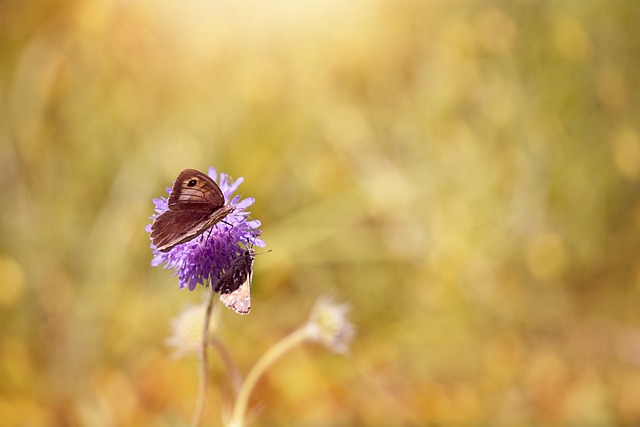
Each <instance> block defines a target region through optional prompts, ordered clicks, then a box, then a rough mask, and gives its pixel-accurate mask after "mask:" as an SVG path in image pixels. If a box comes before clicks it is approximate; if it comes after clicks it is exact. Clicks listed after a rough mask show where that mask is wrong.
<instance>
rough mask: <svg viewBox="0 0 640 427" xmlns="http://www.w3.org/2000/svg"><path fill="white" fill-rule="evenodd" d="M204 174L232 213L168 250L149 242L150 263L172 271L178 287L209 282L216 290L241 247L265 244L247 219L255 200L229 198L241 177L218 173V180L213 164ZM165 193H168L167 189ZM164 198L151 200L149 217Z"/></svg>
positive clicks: (161, 206) (162, 206)
mask: <svg viewBox="0 0 640 427" xmlns="http://www.w3.org/2000/svg"><path fill="white" fill-rule="evenodd" d="M208 175H209V176H210V177H211V178H212V179H213V180H214V181H216V182H217V184H218V186H219V187H220V190H221V191H222V193H223V194H224V197H225V200H226V201H227V204H229V205H231V206H233V207H234V210H233V212H231V213H230V214H229V215H227V216H226V218H225V219H224V222H219V223H217V224H215V225H214V226H212V227H211V229H209V230H207V231H205V232H204V233H202V234H201V235H200V236H198V237H196V238H194V239H193V240H191V241H188V242H185V243H182V244H179V245H176V246H175V247H173V249H171V250H169V251H168V252H161V251H159V250H158V249H157V248H156V247H155V246H154V245H153V244H151V248H152V249H153V254H154V258H153V260H152V261H151V265H153V266H158V265H161V264H164V267H165V268H169V269H173V270H175V274H176V275H177V276H178V282H179V284H180V288H189V290H194V289H195V288H196V285H197V284H198V283H200V284H205V285H206V284H207V283H210V284H211V286H212V288H213V289H214V290H215V291H217V290H218V289H217V282H218V278H219V277H220V275H221V274H222V273H223V272H224V271H225V269H228V268H229V267H230V266H231V265H233V262H234V260H237V259H238V258H239V257H241V256H242V255H243V254H244V252H245V250H246V249H245V248H248V247H251V246H258V247H264V246H265V243H264V242H263V241H262V240H261V239H260V238H259V236H260V232H261V231H260V229H259V228H258V227H260V221H257V220H248V219H247V216H248V215H249V213H250V212H248V211H247V210H246V208H248V207H249V206H251V205H252V204H253V202H254V201H255V200H254V199H253V198H251V197H248V198H245V199H241V198H240V196H234V197H233V198H231V197H232V195H233V193H234V192H235V191H236V190H237V189H238V187H239V186H240V184H242V181H244V179H243V178H238V179H237V180H235V181H233V180H232V179H231V178H230V177H229V176H228V175H227V174H225V173H220V179H219V180H218V174H217V173H216V170H215V169H214V168H213V167H211V168H209V173H208ZM167 193H169V194H171V188H167ZM167 200H168V199H167V198H160V199H153V202H154V204H155V211H156V213H155V214H154V215H153V216H152V217H151V219H152V220H154V219H155V218H157V217H158V216H159V215H160V214H162V213H163V212H165V211H166V210H167V209H168V205H167ZM229 200H230V201H229ZM147 231H148V232H150V231H151V224H149V225H148V226H147Z"/></svg>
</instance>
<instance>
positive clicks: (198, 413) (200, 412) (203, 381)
mask: <svg viewBox="0 0 640 427" xmlns="http://www.w3.org/2000/svg"><path fill="white" fill-rule="evenodd" d="M214 294H215V293H214V292H213V290H210V291H209V298H208V300H207V308H206V309H205V312H204V323H203V325H202V345H201V348H200V384H199V386H198V398H197V400H196V408H195V410H194V412H193V421H192V423H191V425H192V426H193V427H199V426H200V424H201V423H202V417H203V416H204V409H205V402H206V401H207V383H208V382H209V357H208V349H209V322H210V319H211V310H212V309H213V296H214Z"/></svg>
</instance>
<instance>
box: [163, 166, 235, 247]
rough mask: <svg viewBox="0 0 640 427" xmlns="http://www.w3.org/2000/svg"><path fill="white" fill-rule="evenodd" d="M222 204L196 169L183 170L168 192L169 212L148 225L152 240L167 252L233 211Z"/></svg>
mask: <svg viewBox="0 0 640 427" xmlns="http://www.w3.org/2000/svg"><path fill="white" fill-rule="evenodd" d="M224 202H225V200H224V194H222V191H221V190H220V187H218V184H216V183H215V181H214V180H213V179H211V178H210V177H209V176H207V175H205V174H204V173H202V172H199V171H197V170H195V169H185V170H183V171H182V172H180V175H178V178H176V182H175V183H174V184H173V188H172V189H171V194H170V195H169V203H168V205H169V206H168V210H167V211H165V212H163V213H162V214H161V215H160V216H158V217H157V218H156V219H155V221H153V224H151V241H152V242H153V244H154V245H155V246H156V248H158V250H160V251H162V252H167V251H169V250H170V249H171V248H173V247H174V246H176V245H179V244H180V243H185V242H188V241H189V240H192V239H194V238H195V237H197V236H199V235H200V234H202V233H203V232H204V231H205V230H207V229H208V228H209V227H211V226H213V225H214V224H216V223H218V222H220V221H221V220H223V219H224V217H226V216H227V215H229V214H230V213H231V212H233V210H234V208H233V207H232V206H229V205H225V204H224Z"/></svg>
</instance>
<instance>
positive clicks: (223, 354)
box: [209, 337, 242, 396]
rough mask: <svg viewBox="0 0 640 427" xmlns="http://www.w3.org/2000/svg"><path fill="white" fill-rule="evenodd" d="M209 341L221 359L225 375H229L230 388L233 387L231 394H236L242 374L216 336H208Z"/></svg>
mask: <svg viewBox="0 0 640 427" xmlns="http://www.w3.org/2000/svg"><path fill="white" fill-rule="evenodd" d="M209 342H210V343H211V345H212V346H213V347H215V349H216V350H218V353H219V354H220V359H222V363H224V366H225V368H226V370H227V375H228V376H229V382H230V383H231V388H232V389H233V395H234V396H237V395H238V392H239V391H240V385H241V384H242V376H241V375H240V372H239V371H238V368H237V367H236V365H235V364H234V363H233V360H232V359H231V355H230V354H229V351H228V350H227V347H226V346H225V345H224V344H223V343H222V341H220V340H219V339H218V338H216V337H210V338H209Z"/></svg>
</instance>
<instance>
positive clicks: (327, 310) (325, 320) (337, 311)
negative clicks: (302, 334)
mask: <svg viewBox="0 0 640 427" xmlns="http://www.w3.org/2000/svg"><path fill="white" fill-rule="evenodd" d="M347 311H349V305H348V304H337V303H336V302H335V301H334V300H333V299H332V298H329V297H322V298H320V299H318V301H317V302H316V304H315V306H314V307H313V310H312V311H311V316H309V321H308V322H307V326H306V330H307V336H308V338H309V339H310V340H312V341H318V342H321V343H322V344H324V345H326V346H327V347H329V348H330V349H331V350H333V351H335V352H337V353H346V352H347V350H348V348H349V343H350V342H351V340H352V339H353V336H354V335H355V332H356V331H355V326H353V324H352V323H351V322H350V321H349V319H347Z"/></svg>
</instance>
